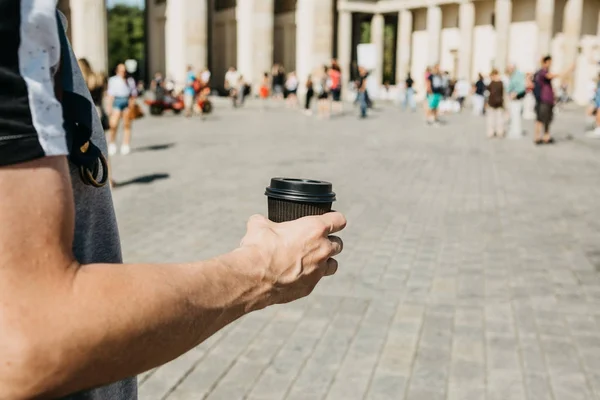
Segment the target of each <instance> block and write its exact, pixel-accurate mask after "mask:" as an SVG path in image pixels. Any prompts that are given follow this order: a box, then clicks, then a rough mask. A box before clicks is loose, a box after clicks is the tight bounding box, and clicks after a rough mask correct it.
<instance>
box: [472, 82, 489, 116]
mask: <svg viewBox="0 0 600 400" xmlns="http://www.w3.org/2000/svg"><path fill="white" fill-rule="evenodd" d="M485 88H486V84H485V82H484V79H483V75H482V74H481V73H479V75H478V77H477V81H476V82H475V85H474V86H473V115H483V114H484V112H485Z"/></svg>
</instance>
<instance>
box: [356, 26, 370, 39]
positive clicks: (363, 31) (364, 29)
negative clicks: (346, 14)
mask: <svg viewBox="0 0 600 400" xmlns="http://www.w3.org/2000/svg"><path fill="white" fill-rule="evenodd" d="M358 43H371V21H361V23H360V41H359V42H358Z"/></svg>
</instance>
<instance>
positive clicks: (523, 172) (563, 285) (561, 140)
mask: <svg viewBox="0 0 600 400" xmlns="http://www.w3.org/2000/svg"><path fill="white" fill-rule="evenodd" d="M215 106H216V107H215V114H214V115H211V116H209V118H207V120H206V121H200V120H199V119H194V118H192V119H183V118H176V117H171V116H164V117H160V118H154V117H147V118H143V119H141V120H139V121H136V122H135V125H134V139H133V140H134V141H133V151H132V153H131V154H130V155H129V156H127V157H123V156H115V157H113V158H112V159H111V163H112V167H113V173H114V177H115V179H116V180H117V182H121V183H123V185H121V186H120V187H117V188H115V190H114V191H113V198H114V201H115V207H116V212H117V218H118V220H119V225H120V232H121V238H122V247H123V254H124V258H125V260H126V261H127V262H189V261H194V260H202V259H207V258H210V257H213V256H215V255H218V254H220V253H223V252H226V251H229V250H231V249H234V248H235V247H236V246H238V244H239V242H240V238H241V237H243V235H244V232H245V223H246V220H247V218H248V217H249V216H250V215H252V214H254V213H265V212H266V205H267V204H266V199H265V196H264V187H265V186H266V185H268V183H269V179H270V178H271V177H272V176H281V175H285V176H298V177H309V178H317V179H325V180H329V181H331V182H333V183H334V187H335V191H336V192H337V195H338V201H337V202H336V204H335V208H336V209H339V210H342V211H344V212H345V213H346V215H347V217H348V221H349V224H348V228H347V229H346V231H345V232H343V233H342V234H341V236H342V237H343V238H344V240H345V251H344V253H343V254H341V255H340V256H339V257H338V260H339V262H340V269H339V270H338V273H337V274H336V276H334V277H329V278H327V279H324V280H323V281H322V282H321V283H320V284H319V285H318V286H317V288H316V289H315V291H314V292H313V294H312V295H311V296H309V297H308V298H306V299H303V300H301V301H299V302H297V303H292V304H286V305H282V306H277V307H272V308H268V309H266V310H262V311H260V312H257V313H253V314H251V315H249V316H247V317H244V318H242V319H241V320H239V321H237V322H235V323H233V324H232V325H231V326H230V327H227V328H225V329H224V330H223V331H222V332H220V333H218V334H217V335H215V336H214V337H213V338H210V339H209V340H207V341H206V342H204V343H202V344H201V345H200V346H199V347H198V348H197V349H196V350H195V351H193V352H190V353H188V354H186V355H184V356H182V357H180V358H178V359H177V360H175V361H173V362H172V363H169V364H166V365H165V366H162V367H159V368H156V369H154V370H152V371H149V372H147V373H145V374H142V375H140V377H139V378H138V379H139V382H140V399H141V400H146V399H159V398H166V399H186V400H187V399H203V398H205V399H208V400H215V399H227V400H235V399H237V398H240V399H242V398H247V399H249V400H280V399H288V400H289V399H292V400H306V399H319V398H322V399H324V398H327V399H330V400H336V399H340V400H346V399H353V398H357V399H358V398H365V399H382V400H384V399H385V400H387V399H400V400H406V399H410V400H413V399H418V400H424V399H426V400H436V399H440V400H441V399H444V400H459V399H460V400H480V399H486V400H496V399H497V400H521V399H523V400H524V399H527V400H546V399H552V400H570V399H589V400H591V399H593V398H594V396H596V397H595V398H600V364H599V363H598V359H600V353H599V351H600V330H599V329H598V328H599V327H600V273H599V272H598V271H596V267H595V266H596V263H597V261H595V260H596V259H597V258H598V256H596V255H595V254H596V253H597V250H595V249H596V248H597V246H598V242H599V241H600V224H598V222H597V221H600V209H599V208H598V198H600V186H599V185H598V172H597V171H598V170H600V158H599V157H598V154H599V153H598V152H599V150H600V143H599V142H597V141H593V140H588V139H586V138H584V137H583V136H582V135H580V134H579V133H574V132H577V131H578V130H579V131H583V127H584V120H583V118H581V113H580V112H579V111H578V112H577V113H574V112H570V111H565V112H561V113H560V114H559V115H558V116H557V118H556V121H555V123H554V124H553V129H554V131H555V135H556V138H557V139H558V143H557V145H556V146H548V147H543V146H542V147H536V146H532V145H531V143H530V138H531V136H530V135H529V136H527V138H526V139H524V140H521V141H508V140H505V141H503V140H492V141H490V140H487V139H486V138H485V134H484V132H485V119H483V118H473V117H472V116H471V115H467V113H465V114H464V115H459V116H455V115H451V116H445V117H444V118H446V119H447V120H448V123H447V124H446V125H444V126H442V127H440V128H439V129H433V128H429V127H425V126H424V125H423V123H422V118H421V116H420V115H416V114H415V115H412V114H402V113H400V112H399V111H398V110H396V109H394V108H391V107H388V106H385V105H384V106H382V107H381V109H380V111H377V112H374V113H373V115H372V118H370V119H368V120H366V121H360V123H359V122H358V121H356V120H355V118H354V116H353V115H350V114H348V115H346V116H343V117H340V118H332V119H331V120H329V121H318V120H316V119H313V118H307V117H305V116H303V115H301V114H299V113H295V112H293V111H291V110H287V109H285V108H284V107H278V106H274V107H273V109H270V110H268V112H266V113H261V114H257V113H256V108H255V107H254V105H252V104H250V107H249V108H242V109H238V110H232V109H231V108H230V106H229V104H228V103H226V102H225V103H223V102H220V101H219V100H217V101H216V103H215ZM525 128H526V129H527V130H528V131H529V132H531V131H532V124H531V123H529V122H526V123H525ZM567 132H568V133H573V135H574V137H573V140H565V138H566V133H567Z"/></svg>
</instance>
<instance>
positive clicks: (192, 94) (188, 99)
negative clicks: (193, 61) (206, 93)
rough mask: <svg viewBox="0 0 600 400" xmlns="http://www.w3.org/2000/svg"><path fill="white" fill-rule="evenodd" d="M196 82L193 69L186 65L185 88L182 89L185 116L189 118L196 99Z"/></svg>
mask: <svg viewBox="0 0 600 400" xmlns="http://www.w3.org/2000/svg"><path fill="white" fill-rule="evenodd" d="M195 82H196V73H195V72H194V67H192V66H191V65H188V67H187V72H186V76H185V87H184V89H183V104H184V108H185V116H186V117H188V118H189V117H191V116H192V112H193V110H194V103H195V99H196V90H195V88H194V83H195Z"/></svg>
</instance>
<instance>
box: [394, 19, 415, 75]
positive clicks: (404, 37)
mask: <svg viewBox="0 0 600 400" xmlns="http://www.w3.org/2000/svg"><path fill="white" fill-rule="evenodd" d="M412 31H413V15H412V12H411V11H410V10H402V11H400V13H399V15H398V40H397V43H398V44H397V46H396V83H398V82H403V81H404V79H405V78H406V75H407V74H408V72H409V71H410V51H411V44H412V43H411V41H412V40H411V39H412Z"/></svg>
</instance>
